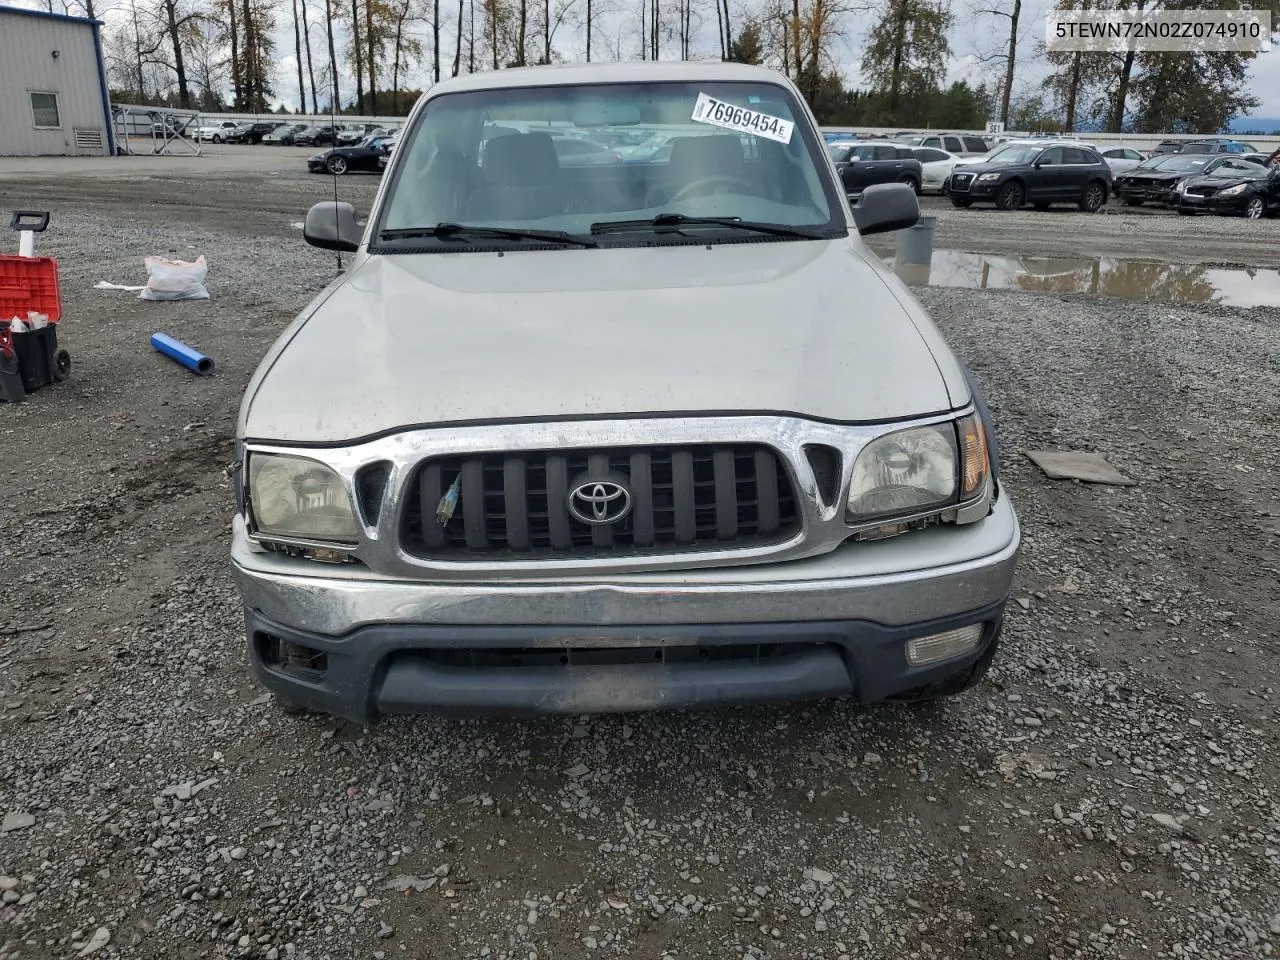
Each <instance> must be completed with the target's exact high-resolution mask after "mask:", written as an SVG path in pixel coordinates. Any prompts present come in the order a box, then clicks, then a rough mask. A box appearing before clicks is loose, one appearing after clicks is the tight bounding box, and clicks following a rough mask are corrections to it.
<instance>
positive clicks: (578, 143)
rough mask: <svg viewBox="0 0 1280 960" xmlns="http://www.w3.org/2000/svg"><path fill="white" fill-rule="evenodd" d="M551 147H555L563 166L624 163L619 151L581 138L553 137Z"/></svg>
mask: <svg viewBox="0 0 1280 960" xmlns="http://www.w3.org/2000/svg"><path fill="white" fill-rule="evenodd" d="M551 145H552V146H553V147H555V150H556V156H557V157H558V158H559V159H560V163H561V164H562V165H569V164H585V163H620V162H621V161H622V154H620V153H619V152H618V151H617V150H611V149H609V148H608V147H606V146H604V145H603V144H599V143H594V142H592V141H591V140H585V139H583V138H581V137H552V138H551Z"/></svg>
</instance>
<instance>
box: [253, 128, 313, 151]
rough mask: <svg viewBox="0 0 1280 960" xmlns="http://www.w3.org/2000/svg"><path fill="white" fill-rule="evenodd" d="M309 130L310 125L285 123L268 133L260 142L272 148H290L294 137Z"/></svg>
mask: <svg viewBox="0 0 1280 960" xmlns="http://www.w3.org/2000/svg"><path fill="white" fill-rule="evenodd" d="M309 129H310V125H309V124H306V123H286V124H284V125H283V126H280V127H276V128H275V129H274V130H272V131H271V132H270V133H268V134H267V135H266V136H265V137H263V138H262V142H263V143H265V144H268V145H273V146H291V145H292V144H293V138H294V137H296V136H297V135H298V134H300V133H302V132H303V131H304V130H309Z"/></svg>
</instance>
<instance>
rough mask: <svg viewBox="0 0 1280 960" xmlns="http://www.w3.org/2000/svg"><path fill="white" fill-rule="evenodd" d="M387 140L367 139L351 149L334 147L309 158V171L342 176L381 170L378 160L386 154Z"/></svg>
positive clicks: (380, 138)
mask: <svg viewBox="0 0 1280 960" xmlns="http://www.w3.org/2000/svg"><path fill="white" fill-rule="evenodd" d="M386 144H387V138H386V137H383V136H379V137H365V138H364V139H363V140H361V141H360V142H359V143H357V144H353V145H352V146H349V147H333V148H331V149H329V150H326V151H325V152H324V153H317V154H316V155H315V156H314V157H309V158H307V169H308V170H309V171H311V172H312V173H332V174H335V175H337V176H342V175H343V174H344V173H351V172H353V171H356V170H364V171H373V170H381V169H382V166H380V165H379V163H378V160H379V158H381V157H382V156H384V155H385V153H386Z"/></svg>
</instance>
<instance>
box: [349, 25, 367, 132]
mask: <svg viewBox="0 0 1280 960" xmlns="http://www.w3.org/2000/svg"><path fill="white" fill-rule="evenodd" d="M351 65H352V66H354V67H355V69H356V112H357V113H363V112H364V58H363V57H361V56H360V5H359V0H351Z"/></svg>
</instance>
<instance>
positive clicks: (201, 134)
mask: <svg viewBox="0 0 1280 960" xmlns="http://www.w3.org/2000/svg"><path fill="white" fill-rule="evenodd" d="M236 126H237V124H236V121H235V120H221V121H215V122H213V123H206V124H204V125H203V126H200V127H197V128H196V132H195V138H196V139H197V140H200V141H205V140H207V141H209V142H211V143H222V142H223V141H224V140H226V139H227V137H228V136H229V135H230V134H231V132H232V131H233V130H235V129H236Z"/></svg>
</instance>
